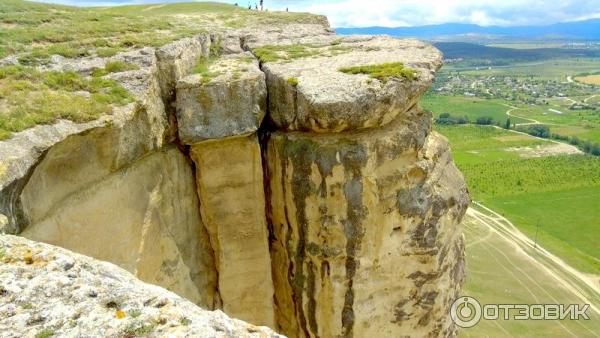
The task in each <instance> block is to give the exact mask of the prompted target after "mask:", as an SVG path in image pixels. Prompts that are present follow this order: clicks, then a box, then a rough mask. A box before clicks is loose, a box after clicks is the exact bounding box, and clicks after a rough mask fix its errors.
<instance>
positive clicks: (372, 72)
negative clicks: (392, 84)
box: [339, 62, 417, 82]
mask: <svg viewBox="0 0 600 338" xmlns="http://www.w3.org/2000/svg"><path fill="white" fill-rule="evenodd" d="M339 71H340V72H342V73H346V74H367V75H369V76H371V78H374V79H377V80H379V81H383V82H386V81H387V80H389V79H391V78H396V79H402V78H404V79H407V80H415V79H416V78H417V75H416V74H415V71H414V70H412V69H410V68H406V67H404V64H402V63H401V62H391V63H382V64H379V65H368V66H356V67H347V68H340V69H339Z"/></svg>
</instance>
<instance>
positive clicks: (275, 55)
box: [252, 41, 352, 63]
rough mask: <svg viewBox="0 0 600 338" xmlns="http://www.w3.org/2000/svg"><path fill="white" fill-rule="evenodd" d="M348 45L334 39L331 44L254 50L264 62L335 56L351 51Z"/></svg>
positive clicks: (275, 46)
mask: <svg viewBox="0 0 600 338" xmlns="http://www.w3.org/2000/svg"><path fill="white" fill-rule="evenodd" d="M351 50H352V48H351V47H348V46H340V45H339V43H338V42H336V41H334V42H332V43H331V44H330V45H317V44H295V45H267V46H262V47H259V48H255V49H254V50H253V51H252V52H253V53H254V55H256V57H257V58H258V59H259V60H260V61H261V62H263V63H267V62H277V61H292V60H295V59H302V58H308V57H313V56H335V55H339V54H343V53H347V52H349V51H351Z"/></svg>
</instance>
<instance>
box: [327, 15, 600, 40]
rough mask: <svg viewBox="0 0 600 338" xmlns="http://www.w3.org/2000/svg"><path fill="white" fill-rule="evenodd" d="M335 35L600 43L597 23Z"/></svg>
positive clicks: (368, 29)
mask: <svg viewBox="0 0 600 338" xmlns="http://www.w3.org/2000/svg"><path fill="white" fill-rule="evenodd" d="M335 31H336V32H337V33H338V34H343V35H352V34H387V35H392V36H403V37H415V38H420V39H428V40H446V41H449V40H452V41H472V40H474V39H477V37H480V38H482V39H501V38H510V39H519V38H521V39H545V40H548V39H551V40H585V41H599V40H600V19H591V20H585V21H575V22H565V23H557V24H552V25H546V26H515V27H500V26H489V27H484V26H479V25H473V24H459V23H446V24H441V25H427V26H417V27H360V28H336V29H335Z"/></svg>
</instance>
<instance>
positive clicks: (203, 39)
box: [0, 23, 469, 338]
mask: <svg viewBox="0 0 600 338" xmlns="http://www.w3.org/2000/svg"><path fill="white" fill-rule="evenodd" d="M265 46H267V47H268V48H267V49H268V50H270V51H271V52H272V53H274V54H273V55H271V57H270V58H269V59H268V60H265V59H263V60H262V61H261V62H259V61H258V60H257V59H256V58H255V57H254V55H253V54H252V53H256V54H259V53H257V50H258V48H261V47H265ZM294 53H295V54H294ZM209 58H210V59H209ZM114 59H116V60H124V61H127V62H131V63H134V64H136V65H138V66H139V68H140V69H139V70H135V71H128V72H122V73H114V74H110V75H107V76H108V77H110V78H112V79H114V80H116V81H117V82H119V83H121V84H122V85H123V87H124V88H126V89H127V90H128V91H130V92H131V93H132V94H133V95H134V96H135V97H136V99H137V102H136V103H134V104H131V105H129V106H127V107H124V108H122V109H121V110H118V111H116V112H115V114H114V116H103V117H102V118H101V119H99V120H98V121H93V122H90V123H88V124H74V123H70V122H64V121H60V122H59V123H57V124H55V125H53V126H43V127H36V128H34V129H35V130H33V129H32V130H29V131H24V132H22V133H18V134H17V135H15V136H14V137H13V138H12V139H10V140H8V141H5V142H0V159H1V161H0V163H1V166H0V191H1V193H0V232H13V233H15V232H17V233H18V232H21V233H22V235H23V236H25V237H28V238H31V239H35V240H39V241H43V242H48V243H52V244H56V245H59V246H63V247H65V248H68V249H71V250H74V251H77V252H80V253H84V254H87V255H90V256H93V257H95V258H98V259H102V260H107V261H110V262H112V263H115V264H117V265H119V266H121V267H122V268H124V269H126V270H128V271H129V272H131V273H133V274H134V275H136V276H137V277H139V278H140V279H142V280H144V281H146V282H150V283H154V284H157V285H160V286H163V287H165V288H167V289H169V290H171V291H173V292H176V293H177V294H179V295H180V296H183V297H186V298H188V299H189V300H191V301H193V302H194V303H196V304H198V305H200V306H202V307H204V308H206V309H223V310H224V311H225V312H226V313H227V314H229V315H232V316H235V317H237V318H240V319H243V320H246V321H249V322H251V323H253V324H258V325H267V326H270V327H272V328H274V329H276V330H278V331H280V332H282V333H283V334H286V335H288V336H290V337H292V338H295V337H298V338H300V337H356V338H358V337H401V336H414V337H419V336H428V337H446V336H452V335H454V334H455V327H454V326H453V324H452V323H451V321H450V317H449V315H448V311H449V306H450V304H451V302H452V301H454V299H455V298H456V296H457V295H458V292H459V290H460V288H461V286H462V284H463V279H464V268H463V267H464V257H463V252H464V244H463V240H462V233H461V228H460V226H459V224H460V220H461V218H462V216H463V214H464V212H465V210H466V206H467V205H468V203H469V199H468V194H467V190H466V187H465V184H464V180H463V178H462V176H461V174H460V173H459V172H458V170H457V169H456V167H455V166H454V164H453V163H452V158H451V156H450V152H449V149H448V146H447V142H446V140H445V139H443V138H442V137H441V136H439V135H437V134H436V133H433V132H432V131H431V120H432V119H431V116H430V115H428V114H427V113H424V112H422V111H421V110H420V109H419V108H418V101H419V99H420V97H421V95H422V94H423V93H424V92H425V91H426V90H427V88H428V86H429V85H430V83H431V81H432V80H433V76H434V73H435V71H436V70H437V69H438V68H439V67H440V65H441V54H440V53H439V52H438V51H437V50H435V49H434V48H433V47H431V46H430V45H428V44H425V43H422V42H418V41H415V40H397V39H392V38H390V37H369V36H355V37H342V38H340V37H337V36H335V35H334V34H333V33H332V32H331V31H330V30H329V27H328V25H327V24H326V23H325V24H321V25H319V24H314V25H296V24H292V25H287V26H281V27H275V28H269V29H256V30H250V31H245V32H240V31H227V32H224V33H221V34H209V33H206V34H201V35H199V36H196V37H193V38H188V39H183V40H181V41H178V42H175V43H172V44H169V45H167V46H164V47H162V48H159V49H157V50H155V49H152V48H145V49H142V50H139V51H137V52H129V53H124V54H120V55H117V56H115V57H114ZM55 61H56V62H55V63H53V64H50V65H48V66H47V67H49V69H54V70H61V69H68V70H74V71H78V72H80V73H82V74H89V73H90V72H91V71H93V70H94V69H95V68H98V67H103V66H104V64H105V63H106V62H107V60H106V59H102V58H90V59H89V60H86V62H82V63H81V64H80V65H76V64H72V63H70V62H69V61H66V60H62V59H61V60H58V59H57V60H55ZM200 61H203V62H205V63H206V64H205V68H206V69H204V70H202V71H199V72H198V73H199V74H191V73H192V72H193V68H194V67H196V66H197V65H198V64H199V62H200ZM383 63H402V64H403V65H404V66H405V67H408V68H410V70H411V71H413V73H414V74H416V78H415V79H408V78H405V77H402V76H399V75H395V76H390V77H386V78H385V79H382V78H375V77H373V76H370V75H369V74H348V73H344V72H342V71H340V70H341V69H342V68H344V67H353V66H365V65H380V64H383ZM78 67H79V68H78ZM11 147H13V148H14V150H15V151H14V155H13V154H12V153H11V149H13V148H11ZM5 238H8V239H5ZM5 238H3V239H0V243H4V245H5V246H6V247H8V248H9V249H10V250H12V246H13V244H11V243H12V242H11V241H17V242H15V243H17V244H16V245H17V247H19V248H20V247H27V248H34V249H35V250H38V249H39V250H41V251H40V252H42V253H40V254H38V253H35V254H33V255H32V256H35V257H40V259H39V263H40V264H39V267H38V266H37V265H36V262H38V261H36V260H30V259H29V258H27V259H25V260H24V262H25V263H22V262H20V261H19V259H16V258H14V257H17V256H18V255H19V254H20V253H19V254H17V256H15V254H13V253H11V255H12V256H11V257H13V258H11V262H13V261H14V262H17V263H18V264H17V263H16V265H14V266H18V267H19V268H14V267H13V266H9V267H4V269H5V270H4V271H8V272H7V273H15V272H14V270H15V269H17V270H18V276H19V278H18V279H17V281H19V282H18V283H21V281H24V276H25V275H21V273H22V272H23V271H28V270H27V269H29V268H31V269H36V268H37V269H40V270H41V271H42V272H40V273H42V274H47V275H48V276H50V277H52V278H54V277H55V276H57V275H56V273H58V272H59V270H60V269H59V268H60V267H64V265H60V264H63V263H62V261H63V260H62V259H59V260H58V261H60V262H61V263H55V262H54V261H53V259H50V258H48V257H50V256H48V254H47V253H48V250H50V249H48V247H47V246H43V245H41V244H31V243H29V242H24V240H15V239H14V238H12V237H5ZM3 241H4V242H3ZM7 241H8V242H7ZM7 243H8V244H7ZM34 249H31V250H33V251H35V250H34ZM18 250H21V249H18ZM31 250H30V251H31ZM52 250H53V249H52ZM52 250H51V251H52ZM18 252H21V251H18ZM36 252H37V251H36ZM57 252H59V253H60V255H63V253H64V252H63V251H57ZM60 255H59V256H60ZM66 255H67V256H68V255H70V254H66ZM31 262H33V263H31ZM28 263H29V264H28ZM19 264H25V265H27V266H26V270H22V269H21V270H19V269H20V266H21V265H19ZM56 264H59V265H56ZM86 264H87V263H86ZM90 264H91V263H90ZM67 265H68V266H70V267H69V268H68V269H67V270H70V269H75V268H74V267H73V266H71V264H70V263H69V264H67ZM75 266H76V267H77V266H78V265H77V264H75ZM2 269H3V268H2V267H0V273H2V271H3V270H2ZM44 269H46V270H44ZM48 269H49V270H48ZM95 269H96V268H94V267H89V266H88V265H85V264H84V265H82V270H73V271H76V272H77V273H76V274H75V277H69V276H67V277H68V278H70V279H69V280H72V279H75V280H76V281H79V279H77V278H79V277H78V275H77V274H79V273H85V274H87V275H86V276H87V277H85V278H88V277H89V278H95V277H94V276H95V273H96V272H98V273H100V274H103V273H105V272H104V271H105V270H95ZM90 271H92V275H89V273H90ZM36 273H37V272H36ZM36 276H37V275H36ZM22 277H23V278H22ZM59 277H60V278H59ZM115 278H116V280H118V281H122V280H127V281H128V279H121V277H115ZM128 278H129V277H128ZM34 280H35V282H32V285H33V286H38V285H41V284H36V283H38V282H40V281H45V280H44V279H43V278H42V279H35V278H34ZM57 280H61V281H65V280H67V279H65V278H64V276H57ZM87 282H89V280H87ZM104 282H105V281H104V280H101V281H98V282H94V283H96V284H98V283H100V284H98V285H105V284H102V283H104ZM16 283H17V282H16ZM40 283H41V282H40ZM61 283H62V282H61ZM74 283H75V285H79V284H77V283H78V282H74ZM110 283H113V284H110V286H111V287H116V288H117V289H118V290H119V292H121V291H122V292H130V291H131V290H130V288H127V287H123V286H121V285H120V284H119V285H117V284H114V283H116V282H113V281H111V282H110ZM136 283H138V282H136ZM96 284H94V285H96ZM18 285H20V286H19V287H20V288H21V287H23V286H27V283H25V282H23V283H21V284H18ZM55 285H58V284H56V283H55V282H54V281H53V280H50V283H49V284H48V290H50V291H51V292H48V293H47V294H50V295H53V292H59V291H57V288H55ZM67 285H68V287H70V286H69V285H71V284H67ZM107 285H108V284H107ZM135 285H137V284H135ZM9 287H13V286H10V285H9ZM15 290H16V289H15ZM65 290H69V289H68V288H67V289H65ZM81 290H87V289H86V288H82V289H81ZM36 292H37V291H35V292H34V291H31V292H29V293H26V294H25V298H27V297H34V298H35V299H36V300H35V302H36V307H37V306H38V305H37V304H38V300H37V299H38V298H39V299H42V300H40V301H39V302H40V303H41V302H42V301H45V300H44V299H43V297H42V296H40V295H38V294H37V293H36ZM81 292H83V291H81ZM81 292H80V291H72V293H73V294H72V295H71V296H61V295H62V294H61V295H55V297H59V299H61V301H64V302H66V303H65V304H67V305H66V306H67V307H66V309H67V310H65V311H66V312H64V313H67V314H68V316H70V314H71V312H73V311H75V310H73V309H72V307H74V306H76V305H74V304H75V303H77V302H81V301H83V302H84V303H83V304H85V305H86V306H87V305H88V303H87V302H88V301H89V300H87V298H85V297H84V295H83V294H81V295H80V293H81ZM146 292H148V293H146ZM152 292H154V291H152V290H150V291H147V290H146V289H144V291H143V292H138V293H135V292H133V293H132V295H134V296H135V297H133V296H132V298H131V299H129V298H128V302H129V303H126V304H128V305H126V306H125V307H123V308H124V309H127V310H129V309H133V308H135V307H141V308H142V317H141V318H143V319H144V320H146V319H147V318H150V317H148V316H153V317H152V318H158V319H156V320H155V319H152V320H154V322H156V323H158V324H156V325H155V326H154V327H155V328H159V329H160V330H159V331H157V332H158V334H157V335H159V336H160V335H168V334H170V333H173V334H175V335H179V334H180V333H181V335H191V336H196V335H195V333H196V332H201V331H197V330H205V331H202V332H201V334H200V335H202V334H206V335H207V336H217V337H220V336H236V337H237V336H252V335H253V334H255V333H256V334H259V333H260V334H261V335H271V334H272V333H271V332H270V331H268V330H263V329H255V328H250V329H249V330H251V332H250V331H249V332H242V331H243V329H242V331H239V330H238V328H237V327H238V326H236V325H237V324H235V325H233V324H232V325H233V326H231V325H230V324H223V326H221V324H218V325H217V324H215V325H216V326H211V325H212V324H211V323H214V321H212V319H211V322H210V323H209V324H206V325H205V323H206V322H202V319H201V320H200V323H201V324H199V325H200V326H194V324H190V325H189V326H190V328H182V326H178V325H175V326H169V325H170V324H168V323H171V324H173V323H175V322H176V321H177V320H181V318H179V317H177V318H179V319H177V320H175V319H172V318H174V317H172V314H167V315H166V319H165V320H163V319H160V318H161V317H160V316H162V315H161V311H163V310H156V309H162V307H163V306H162V305H161V306H154V305H147V304H145V303H140V299H145V298H148V297H146V295H148V294H153V293H152ZM106 295H107V296H108V293H106ZM14 297H17V296H14ZM40 297H42V298H40ZM44 297H51V296H44ZM60 297H63V298H60ZM103 297H104V296H103ZM92 298H93V297H92ZM98 298H100V297H98ZM151 298H152V297H150V298H149V299H151ZM15 299H16V298H15ZM102 299H104V298H102ZM152 299H153V298H152ZM19 301H20V300H19ZM149 302H150V303H148V304H155V303H153V302H154V300H151V301H149ZM175 303H176V304H180V303H181V302H180V301H175ZM117 304H120V303H117ZM156 304H159V305H160V304H163V303H162V302H159V303H156ZM39 306H42V305H39ZM98 306H99V305H98V304H96V303H90V307H89V308H88V307H86V308H85V311H84V312H83V313H85V314H88V313H92V310H93V311H94V312H98V313H100V314H99V315H94V317H92V315H91V314H90V315H89V316H88V317H90V318H98V321H97V323H96V326H93V325H94V324H93V323H92V321H88V320H84V321H78V319H77V318H74V317H73V318H74V319H72V320H71V321H69V323H70V324H72V323H75V326H76V327H78V326H79V327H81V329H82V330H87V329H89V332H98V334H99V335H103V336H106V335H108V336H111V335H119V334H121V333H122V330H123V327H124V326H122V325H121V324H119V323H118V322H117V324H115V323H113V322H112V321H110V320H109V319H110V318H109V317H110V315H111V314H110V312H111V311H113V312H114V311H116V310H114V309H113V310H110V311H108V312H106V310H105V309H99V308H98ZM111 306H112V305H111ZM119 306H120V305H119ZM153 306H154V308H156V309H154V308H152V310H148V311H147V308H148V307H153ZM165 308H167V309H170V307H168V306H167V307H165ZM5 309H8V310H10V311H12V312H10V314H11V316H12V317H10V318H12V319H9V322H2V321H1V319H0V328H1V325H5V324H4V323H9V324H6V325H16V326H15V327H16V328H18V329H15V332H17V333H16V335H18V333H19V332H23V331H22V330H25V329H24V327H25V326H23V324H22V320H21V319H22V318H24V317H19V315H20V312H19V311H21V310H19V309H17V308H15V307H14V306H13V307H6V308H5ZM44 309H45V308H44ZM181 309H183V310H182V311H183V312H186V311H191V312H194V311H196V312H197V311H198V310H197V309H193V308H190V307H189V306H188V305H184V306H181V308H179V307H178V306H175V309H174V311H175V312H174V313H177V316H179V314H181V313H182V311H180V310H181ZM8 310H6V311H8ZM2 311H4V310H2ZM57 311H58V310H57ZM60 311H62V310H60ZM103 311H104V312H103ZM169 311H170V310H169ZM177 311H179V312H177ZM61 313H63V312H61ZM146 313H148V316H146ZM194 313H195V312H194ZM26 314H27V315H33V314H30V313H29V312H27V313H26ZM68 316H67V317H68ZM119 316H121V315H119ZM156 316H158V317H156ZM170 316H171V317H170ZM215 316H217V317H218V318H216V319H214V320H215V321H217V322H219V321H221V320H222V319H223V317H222V315H221V314H218V313H217V314H215ZM50 317H51V318H52V320H51V321H50V322H51V323H52V325H53V327H58V328H59V329H60V330H63V329H64V330H67V328H66V326H65V325H67V324H64V323H63V322H59V321H58V319H56V318H58V317H57V316H55V313H54V312H51V316H50ZM75 317H76V316H75ZM163 317H164V316H163ZM15 318H16V319H15ZM69 318H70V317H69ZM127 318H128V317H127ZM186 318H187V317H186ZM134 319H135V318H133V319H132V320H131V321H130V322H128V323H130V324H131V325H134V324H135V325H144V324H143V322H142V321H137V320H134ZM15 320H17V321H16V322H15ZM111 320H112V319H111ZM223 320H224V319H223ZM184 322H185V323H187V320H186V321H184ZM15 323H17V324H15ZM136 323H137V324H136ZM140 323H141V324H140ZM164 323H167V324H168V325H167V324H164ZM219 323H221V322H219ZM36 325H37V324H36ZM40 325H42V324H40ZM44 325H45V324H44ZM207 325H208V326H207ZM228 325H229V326H228ZM240 325H241V324H240ZM184 326H186V325H184ZM43 327H45V326H43ZM142 327H143V326H142ZM243 327H244V328H245V327H246V326H243ZM41 328H42V326H39V327H38V326H36V327H35V329H36V330H38V329H41ZM188 329H189V330H188ZM19 330H21V331H19ZM69 330H70V329H69ZM179 330H181V331H179ZM190 330H191V331H190ZM214 330H217V331H218V332H217V333H213V332H214ZM61 332H62V331H61ZM64 332H69V333H71V332H72V331H64ZM73 332H75V331H73ZM86 332H87V331H86Z"/></svg>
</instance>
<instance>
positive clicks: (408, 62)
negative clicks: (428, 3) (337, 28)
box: [252, 35, 442, 133]
mask: <svg viewBox="0 0 600 338" xmlns="http://www.w3.org/2000/svg"><path fill="white" fill-rule="evenodd" d="M289 42H290V44H288V45H279V46H278V47H281V51H277V50H276V49H275V51H274V52H273V51H272V50H271V52H272V56H271V59H275V60H271V59H270V60H267V61H266V62H265V60H263V63H262V70H263V71H264V72H265V74H266V76H267V88H268V91H269V118H270V120H271V121H272V122H273V124H274V125H275V126H276V127H277V128H278V129H282V130H289V131H310V132H318V133H320V132H343V131H352V130H360V129H367V128H373V127H380V126H383V125H385V124H387V123H389V122H391V121H392V120H393V119H394V118H396V117H398V116H400V115H402V114H404V113H406V112H407V111H408V110H409V109H410V108H411V107H412V106H414V105H415V104H416V102H417V101H418V100H419V98H420V97H421V95H422V94H423V93H424V92H425V91H426V90H427V88H428V87H429V86H430V85H431V82H432V81H433V78H434V74H435V72H436V71H437V70H438V69H439V68H440V67H441V65H442V55H441V53H440V52H439V51H438V50H437V49H435V48H434V47H433V46H431V45H429V44H427V43H423V42H421V41H417V40H412V39H395V38H391V37H388V36H369V37H366V36H358V37H338V36H335V35H323V36H317V37H310V38H299V39H296V40H293V42H295V43H292V40H290V41H289ZM261 48H265V45H264V44H262V45H261V44H256V45H255V47H254V48H252V50H253V52H254V53H255V54H257V55H258V56H259V57H260V56H261V55H260V52H261ZM267 48H270V47H269V46H267ZM302 48H304V49H302ZM289 50H291V52H289ZM294 53H296V54H297V55H300V56H301V57H298V58H295V55H294ZM277 58H279V59H277ZM390 63H401V64H402V65H404V66H405V67H406V68H409V69H412V70H414V72H415V74H416V78H415V79H412V80H411V79H406V78H400V77H390V78H389V79H387V80H380V79H376V78H372V77H371V76H369V75H368V74H346V73H344V72H342V71H340V70H341V69H344V68H348V67H355V66H377V65H382V64H390Z"/></svg>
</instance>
